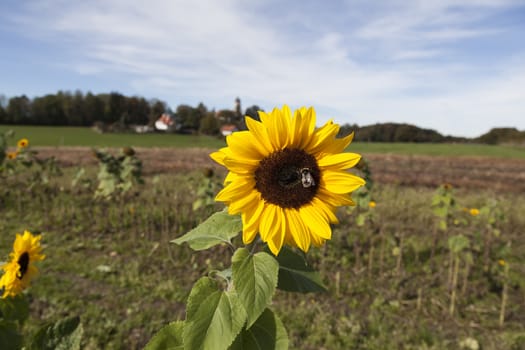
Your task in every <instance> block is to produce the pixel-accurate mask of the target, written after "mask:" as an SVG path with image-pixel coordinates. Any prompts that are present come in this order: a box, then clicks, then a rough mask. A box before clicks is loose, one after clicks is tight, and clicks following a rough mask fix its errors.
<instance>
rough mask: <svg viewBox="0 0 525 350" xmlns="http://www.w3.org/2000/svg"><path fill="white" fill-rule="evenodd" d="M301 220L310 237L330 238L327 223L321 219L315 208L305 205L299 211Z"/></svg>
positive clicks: (330, 231)
mask: <svg viewBox="0 0 525 350" xmlns="http://www.w3.org/2000/svg"><path fill="white" fill-rule="evenodd" d="M299 212H300V214H301V219H302V220H303V221H304V222H305V224H306V225H307V226H308V227H309V229H310V232H312V235H317V236H319V237H321V238H324V239H330V238H331V237H332V229H331V228H330V225H329V224H328V221H326V219H325V218H324V217H323V215H322V214H321V213H320V212H319V210H318V209H317V208H315V207H314V206H313V205H311V204H310V205H306V206H303V207H301V208H300V209H299Z"/></svg>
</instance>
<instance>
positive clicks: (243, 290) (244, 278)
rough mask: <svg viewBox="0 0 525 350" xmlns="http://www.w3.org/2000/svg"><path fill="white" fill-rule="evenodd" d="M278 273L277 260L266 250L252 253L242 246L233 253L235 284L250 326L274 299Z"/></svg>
mask: <svg viewBox="0 0 525 350" xmlns="http://www.w3.org/2000/svg"><path fill="white" fill-rule="evenodd" d="M278 273H279V264H278V263H277V260H275V258H274V257H273V256H271V255H270V254H268V253H266V252H259V253H257V254H255V255H251V254H250V253H249V252H248V250H247V249H246V248H240V249H237V251H236V252H235V254H234V255H233V258H232V275H233V285H234V286H235V290H237V293H238V294H239V299H240V300H241V302H242V304H243V305H244V309H245V310H246V313H247V314H248V320H247V327H248V328H249V327H251V325H252V324H253V323H254V322H255V321H256V320H257V318H259V316H260V315H261V313H262V312H263V311H264V309H265V308H266V307H267V306H268V305H269V304H270V302H271V301H272V297H273V294H274V293H275V288H276V287H277V277H278Z"/></svg>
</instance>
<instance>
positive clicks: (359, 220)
mask: <svg viewBox="0 0 525 350" xmlns="http://www.w3.org/2000/svg"><path fill="white" fill-rule="evenodd" d="M365 220H366V215H365V214H364V213H361V214H359V215H357V218H356V220H355V224H356V225H357V226H363V225H364V224H365Z"/></svg>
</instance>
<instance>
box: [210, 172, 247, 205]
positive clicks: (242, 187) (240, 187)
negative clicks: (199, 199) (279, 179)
mask: <svg viewBox="0 0 525 350" xmlns="http://www.w3.org/2000/svg"><path fill="white" fill-rule="evenodd" d="M251 182H252V184H250V179H249V178H246V181H235V182H231V183H229V184H228V185H226V187H224V188H223V189H222V190H221V191H220V192H219V193H218V194H217V196H216V197H215V200H216V201H219V202H227V203H229V202H231V201H233V200H236V199H238V198H240V197H244V196H246V195H248V194H249V193H250V192H252V191H253V186H255V183H254V181H253V180H252V181H251ZM251 185H253V186H251Z"/></svg>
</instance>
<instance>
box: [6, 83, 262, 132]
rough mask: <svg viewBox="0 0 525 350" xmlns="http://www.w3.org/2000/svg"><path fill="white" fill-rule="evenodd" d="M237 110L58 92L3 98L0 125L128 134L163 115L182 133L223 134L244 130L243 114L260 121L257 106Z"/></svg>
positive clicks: (124, 97) (138, 98) (77, 92)
mask: <svg viewBox="0 0 525 350" xmlns="http://www.w3.org/2000/svg"><path fill="white" fill-rule="evenodd" d="M237 100H238V101H236V102H238V104H237V106H236V108H235V109H234V110H229V109H222V110H219V111H215V110H209V109H208V108H207V107H206V106H205V105H204V104H203V103H199V104H198V105H197V106H196V107H193V106H190V105H187V104H181V105H179V106H177V108H176V110H175V111H172V110H171V109H170V108H169V107H168V105H167V104H166V102H164V101H161V100H158V99H152V100H146V99H145V98H144V97H139V96H131V97H129V96H124V95H122V94H120V93H118V92H110V93H103V94H92V93H91V92H88V93H86V94H84V93H82V92H81V91H75V92H74V93H72V92H69V91H59V92H57V93H56V94H48V95H45V96H41V97H35V98H33V99H30V98H28V97H27V96H26V95H21V96H15V97H12V98H9V99H7V98H6V97H5V96H1V95H0V124H11V125H45V126H94V125H96V126H101V125H102V126H103V127H104V129H105V130H113V131H125V130H127V129H129V128H130V126H132V125H150V126H153V125H154V123H155V121H157V119H158V118H159V116H161V115H162V114H163V113H168V114H170V116H172V117H173V119H174V121H175V123H176V128H175V129H174V130H173V131H175V132H180V133H203V134H208V135H218V134H220V127H221V126H222V125H223V124H234V125H236V126H237V128H238V129H240V130H242V129H245V128H246V126H245V125H244V115H250V116H251V117H252V118H255V119H258V114H257V111H259V110H261V108H259V107H258V106H256V105H254V106H251V107H249V108H247V109H246V110H245V111H244V113H242V112H241V110H240V100H239V99H237Z"/></svg>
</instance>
